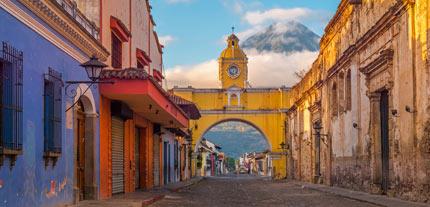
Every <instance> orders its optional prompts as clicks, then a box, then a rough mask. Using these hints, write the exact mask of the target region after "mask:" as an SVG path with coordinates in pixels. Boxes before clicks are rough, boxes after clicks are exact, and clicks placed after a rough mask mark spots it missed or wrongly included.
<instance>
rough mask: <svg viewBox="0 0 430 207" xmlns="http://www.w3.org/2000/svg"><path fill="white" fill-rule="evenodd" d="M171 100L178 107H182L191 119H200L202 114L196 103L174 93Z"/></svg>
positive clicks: (170, 95) (170, 97) (170, 94)
mask: <svg viewBox="0 0 430 207" xmlns="http://www.w3.org/2000/svg"><path fill="white" fill-rule="evenodd" d="M169 99H170V100H172V101H173V103H175V104H176V105H178V106H180V107H181V109H182V110H183V111H184V112H185V113H186V114H187V115H188V117H189V118H190V119H193V120H197V119H200V117H201V114H200V111H199V109H198V108H197V106H196V104H195V103H193V102H191V101H188V100H186V99H184V98H182V97H180V96H177V95H174V94H172V93H169Z"/></svg>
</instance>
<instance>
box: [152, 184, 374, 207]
mask: <svg viewBox="0 0 430 207" xmlns="http://www.w3.org/2000/svg"><path fill="white" fill-rule="evenodd" d="M152 206H157V207H163V206H235V207H237V206H294V207H300V206H324V207H330V206H342V207H343V206H347V207H359V206H360V207H361V206H376V205H372V204H370V203H366V202H360V201H356V200H352V199H348V198H343V197H340V196H336V195H332V194H327V193H322V192H320V191H316V190H310V189H305V188H303V187H302V186H301V185H297V184H295V183H285V182H283V183H281V182H272V181H269V180H267V179H264V178H255V177H219V178H208V179H204V180H203V181H201V182H200V183H198V184H196V185H194V186H192V187H190V188H187V189H183V190H181V191H180V192H176V193H172V194H169V195H167V196H166V197H165V198H164V199H163V200H161V201H159V202H156V203H155V204H153V205H152Z"/></svg>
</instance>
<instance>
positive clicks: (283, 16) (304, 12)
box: [243, 8, 312, 25]
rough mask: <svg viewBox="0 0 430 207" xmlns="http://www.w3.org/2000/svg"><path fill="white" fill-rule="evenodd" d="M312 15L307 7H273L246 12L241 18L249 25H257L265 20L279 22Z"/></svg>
mask: <svg viewBox="0 0 430 207" xmlns="http://www.w3.org/2000/svg"><path fill="white" fill-rule="evenodd" d="M311 15H312V10H310V9H307V8H288V9H281V8H275V9H270V10H266V11H252V12H246V14H245V15H244V16H243V19H244V20H245V21H246V22H247V23H249V24H251V25H259V24H263V23H265V22H270V21H271V22H273V21H274V22H279V21H291V20H299V19H304V18H306V17H309V16H311Z"/></svg>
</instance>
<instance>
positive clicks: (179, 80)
mask: <svg viewBox="0 0 430 207" xmlns="http://www.w3.org/2000/svg"><path fill="white" fill-rule="evenodd" d="M246 53H247V54H248V58H249V63H248V76H249V81H250V83H251V85H252V86H253V87H280V86H282V85H286V86H293V85H294V84H295V83H297V82H298V81H299V80H298V78H297V77H296V75H295V74H294V73H295V72H296V71H299V70H308V69H309V68H310V66H311V64H312V63H313V61H314V60H315V59H316V57H317V55H318V52H309V51H304V52H296V53H292V54H288V55H286V54H284V53H274V52H264V53H259V52H257V51H256V50H248V51H246ZM166 79H167V83H168V86H169V87H173V86H180V87H187V86H193V87H195V88H217V87H220V82H219V81H218V62H217V60H215V59H213V60H209V61H206V62H203V63H199V64H196V65H189V66H176V67H173V68H169V69H167V70H166Z"/></svg>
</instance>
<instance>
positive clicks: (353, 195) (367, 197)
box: [296, 183, 429, 207]
mask: <svg viewBox="0 0 430 207" xmlns="http://www.w3.org/2000/svg"><path fill="white" fill-rule="evenodd" d="M296 184H298V185H301V186H302V187H303V188H307V189H311V190H316V191H320V192H324V193H329V194H332V195H335V196H339V197H344V198H347V199H351V200H356V201H360V202H364V203H369V204H373V205H377V206H390V207H391V206H396V207H413V206H417V207H419V206H422V207H425V206H427V207H428V206H429V204H426V203H418V202H411V201H406V200H401V199H399V198H392V197H385V196H382V195H372V194H368V193H366V192H361V191H353V190H349V189H342V188H337V187H330V188H333V189H328V186H322V185H316V186H313V185H310V184H308V183H296ZM336 189H338V191H336Z"/></svg>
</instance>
